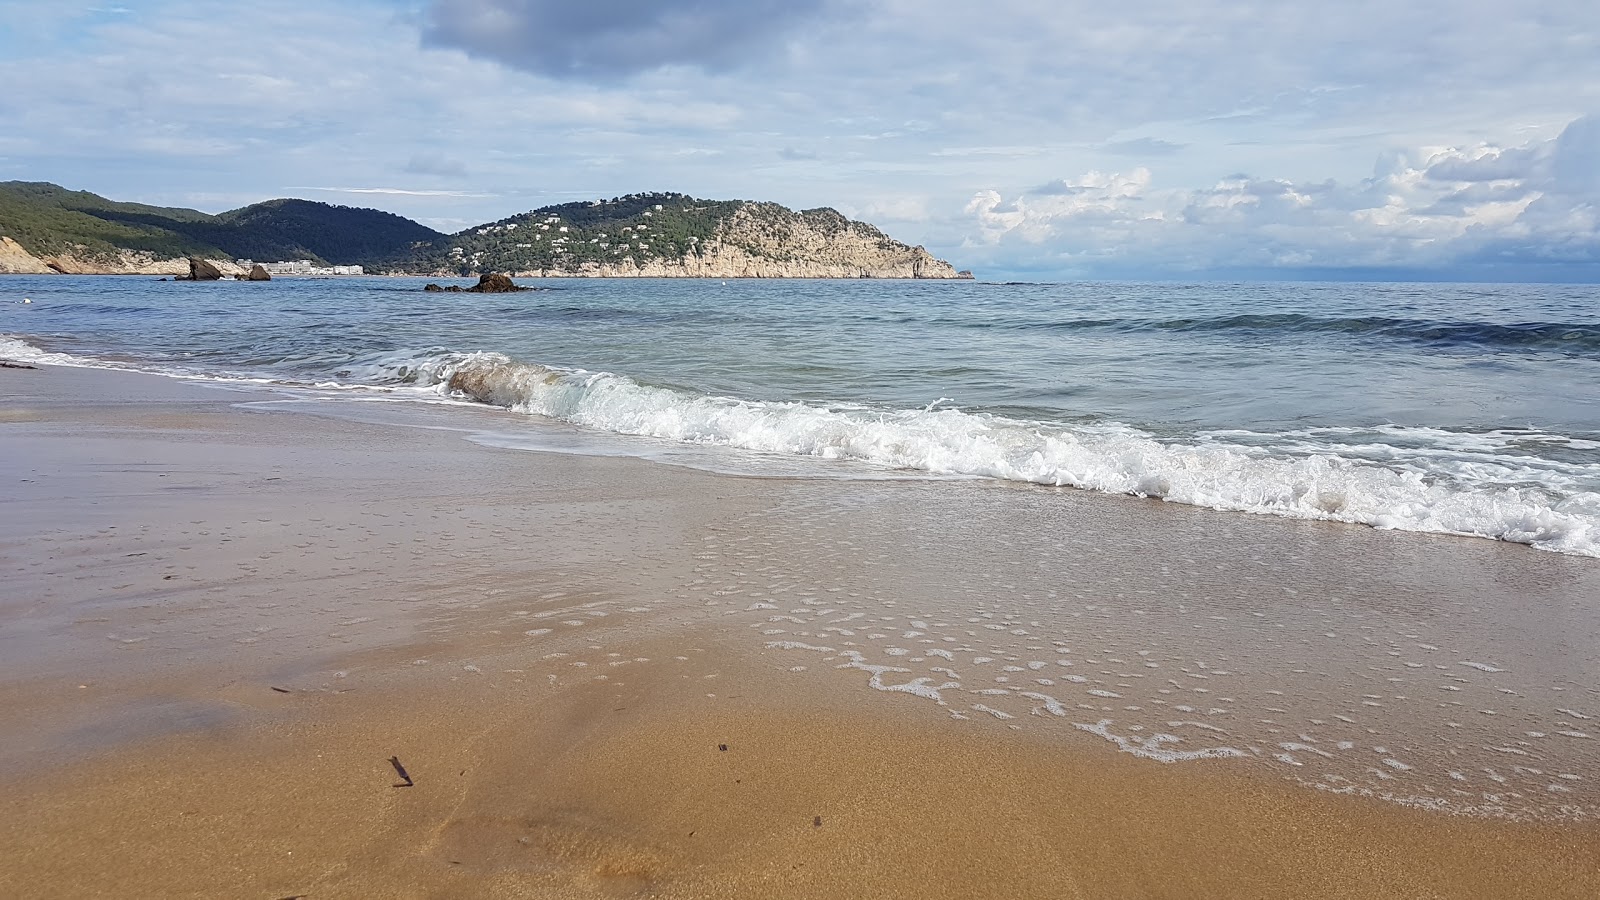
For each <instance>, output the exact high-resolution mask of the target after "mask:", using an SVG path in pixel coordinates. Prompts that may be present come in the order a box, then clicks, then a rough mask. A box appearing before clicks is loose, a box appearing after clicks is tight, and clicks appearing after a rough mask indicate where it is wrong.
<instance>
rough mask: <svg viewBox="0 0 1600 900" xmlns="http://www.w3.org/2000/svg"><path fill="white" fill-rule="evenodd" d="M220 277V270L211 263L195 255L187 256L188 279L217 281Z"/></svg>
mask: <svg viewBox="0 0 1600 900" xmlns="http://www.w3.org/2000/svg"><path fill="white" fill-rule="evenodd" d="M221 278H222V270H221V269H218V268H217V267H216V266H213V265H212V264H211V263H209V262H206V261H205V260H203V259H201V258H199V257H197V256H191V257H189V280H190V281H217V280H219V279H221Z"/></svg>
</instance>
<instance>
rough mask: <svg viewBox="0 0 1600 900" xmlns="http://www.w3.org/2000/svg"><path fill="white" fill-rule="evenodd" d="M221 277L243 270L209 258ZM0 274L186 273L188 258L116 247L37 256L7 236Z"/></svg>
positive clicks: (1, 246)
mask: <svg viewBox="0 0 1600 900" xmlns="http://www.w3.org/2000/svg"><path fill="white" fill-rule="evenodd" d="M208 261H209V262H210V263H211V264H212V265H214V266H216V267H217V268H218V269H219V270H220V271H221V272H222V274H223V276H224V277H231V276H234V275H243V274H245V270H244V269H242V268H240V267H239V266H238V265H236V264H235V263H234V262H233V260H229V259H213V260H208ZM0 274H4V275H53V274H60V275H167V276H173V275H188V274H189V259H188V257H182V256H180V257H176V258H174V259H158V258H157V257H156V256H155V254H153V253H146V252H143V251H138V250H119V251H117V252H116V253H114V254H90V253H88V252H85V251H83V250H82V249H81V248H80V249H79V250H77V251H72V250H69V251H66V252H64V253H57V254H53V255H49V256H45V257H42V258H41V257H37V256H34V255H33V254H31V253H29V252H28V251H27V250H24V249H23V248H22V245H21V244H18V243H17V242H16V241H13V240H12V239H11V238H8V237H0Z"/></svg>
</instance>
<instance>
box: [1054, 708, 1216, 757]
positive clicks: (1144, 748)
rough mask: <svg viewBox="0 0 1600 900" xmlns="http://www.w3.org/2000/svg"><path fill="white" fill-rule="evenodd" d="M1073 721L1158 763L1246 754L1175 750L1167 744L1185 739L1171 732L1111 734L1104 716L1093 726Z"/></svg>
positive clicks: (1207, 748)
mask: <svg viewBox="0 0 1600 900" xmlns="http://www.w3.org/2000/svg"><path fill="white" fill-rule="evenodd" d="M1073 724H1074V725H1075V726H1076V727H1078V728H1080V729H1082V730H1084V731H1087V732H1089V733H1090V734H1097V735H1099V736H1101V737H1103V738H1105V739H1106V740H1108V741H1110V742H1112V743H1113V744H1116V745H1117V747H1119V748H1120V749H1121V750H1122V752H1124V753H1132V754H1133V755H1134V756H1140V757H1143V758H1145V759H1153V760H1155V761H1156V762H1162V763H1175V762H1186V761H1188V760H1194V759H1224V758H1228V757H1241V756H1244V755H1245V754H1244V751H1242V750H1236V749H1234V748H1233V747H1205V748H1203V749H1200V750H1174V749H1172V748H1171V747H1169V746H1167V745H1168V744H1178V743H1182V741H1183V739H1182V738H1180V737H1178V736H1177V735H1172V734H1152V735H1150V736H1149V737H1144V738H1128V737H1123V736H1122V735H1119V734H1113V733H1112V731H1111V720H1110V719H1101V720H1100V721H1099V722H1096V723H1094V724H1092V725H1090V724H1085V723H1082V722H1074V723H1073Z"/></svg>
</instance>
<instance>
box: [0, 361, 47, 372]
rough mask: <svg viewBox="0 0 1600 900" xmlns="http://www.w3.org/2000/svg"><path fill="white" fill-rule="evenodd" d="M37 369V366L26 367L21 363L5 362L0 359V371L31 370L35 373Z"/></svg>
mask: <svg viewBox="0 0 1600 900" xmlns="http://www.w3.org/2000/svg"><path fill="white" fill-rule="evenodd" d="M38 368H39V367H38V366H26V365H23V364H22V363H14V362H6V361H5V360H3V359H0V369H33V370H35V371H37V370H38Z"/></svg>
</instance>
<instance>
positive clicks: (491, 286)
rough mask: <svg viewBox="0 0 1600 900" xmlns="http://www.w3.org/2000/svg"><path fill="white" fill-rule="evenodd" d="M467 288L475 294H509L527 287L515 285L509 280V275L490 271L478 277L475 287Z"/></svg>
mask: <svg viewBox="0 0 1600 900" xmlns="http://www.w3.org/2000/svg"><path fill="white" fill-rule="evenodd" d="M467 290H469V291H472V292H473V293H477V294H509V293H512V292H514V291H525V290H527V288H524V287H517V285H516V283H515V282H513V281H512V280H511V276H510V275H501V274H500V273H499V272H491V273H489V274H488V275H485V276H483V277H481V278H479V279H478V284H477V286H476V287H470V288H467Z"/></svg>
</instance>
